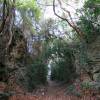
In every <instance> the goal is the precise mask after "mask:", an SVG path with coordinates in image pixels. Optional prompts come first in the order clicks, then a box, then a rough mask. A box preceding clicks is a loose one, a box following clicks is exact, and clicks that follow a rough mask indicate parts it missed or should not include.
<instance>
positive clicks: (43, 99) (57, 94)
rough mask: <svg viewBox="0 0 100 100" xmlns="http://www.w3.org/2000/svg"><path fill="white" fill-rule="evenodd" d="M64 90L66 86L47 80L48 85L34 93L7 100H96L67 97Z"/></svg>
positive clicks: (92, 99)
mask: <svg viewBox="0 0 100 100" xmlns="http://www.w3.org/2000/svg"><path fill="white" fill-rule="evenodd" d="M66 89H67V85H66V84H60V83H57V82H54V81H51V80H48V85H46V86H41V87H40V88H39V89H37V90H36V91H33V93H26V94H25V95H16V96H12V97H11V98H10V99H9V100H97V99H95V98H90V96H84V97H82V98H79V97H77V96H74V95H67V94H66V91H67V90H66ZM98 100H100V99H98Z"/></svg>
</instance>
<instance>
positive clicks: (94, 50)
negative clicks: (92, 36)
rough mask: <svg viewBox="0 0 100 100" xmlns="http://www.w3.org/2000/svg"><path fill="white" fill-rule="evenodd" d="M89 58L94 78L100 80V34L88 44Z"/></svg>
mask: <svg viewBox="0 0 100 100" xmlns="http://www.w3.org/2000/svg"><path fill="white" fill-rule="evenodd" d="M88 58H89V67H91V69H92V73H93V77H94V79H95V80H97V81H100V36H98V37H97V38H96V40H95V41H93V42H92V44H90V45H89V46H88Z"/></svg>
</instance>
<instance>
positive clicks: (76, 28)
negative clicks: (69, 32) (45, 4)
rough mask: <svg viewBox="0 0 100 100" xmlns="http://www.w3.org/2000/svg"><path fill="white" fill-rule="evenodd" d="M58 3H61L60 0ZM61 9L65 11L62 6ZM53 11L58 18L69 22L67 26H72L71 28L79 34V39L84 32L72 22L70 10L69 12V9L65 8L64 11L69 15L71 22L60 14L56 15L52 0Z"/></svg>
mask: <svg viewBox="0 0 100 100" xmlns="http://www.w3.org/2000/svg"><path fill="white" fill-rule="evenodd" d="M59 4H60V5H61V1H60V0H59ZM62 9H63V10H64V11H65V9H64V8H62ZM53 11H54V14H55V15H56V16H57V17H59V18H60V19H62V20H65V21H66V22H67V23H68V24H69V26H70V27H71V28H73V29H74V30H75V31H76V33H77V34H78V36H79V38H80V39H81V38H83V36H84V33H83V32H82V31H81V30H80V29H79V28H78V27H77V26H76V25H75V24H73V23H74V22H73V20H72V17H71V15H70V12H69V11H67V10H66V12H67V13H68V15H69V17H70V19H71V21H72V23H71V22H70V21H69V20H68V19H67V18H64V17H61V16H60V15H58V14H57V13H56V8H55V0H53Z"/></svg>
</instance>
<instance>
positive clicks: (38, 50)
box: [0, 0, 100, 92]
mask: <svg viewBox="0 0 100 100" xmlns="http://www.w3.org/2000/svg"><path fill="white" fill-rule="evenodd" d="M43 2H44V3H48V4H46V5H44V6H45V7H43V4H40V2H39V3H38V1H36V0H0V82H5V83H6V84H7V85H8V88H7V89H6V91H7V92H9V91H11V90H12V91H13V90H14V88H13V87H14V86H13V85H15V84H17V85H20V86H23V87H24V88H25V89H26V90H28V91H33V89H34V88H36V87H37V86H39V85H41V84H46V83H47V75H48V66H49V65H50V69H51V76H50V77H51V80H53V81H60V82H66V83H67V82H70V81H73V80H74V79H76V78H80V77H81V71H82V72H83V73H84V74H88V76H89V78H90V80H91V81H89V82H84V80H83V82H82V83H81V84H80V85H82V87H81V88H82V89H84V88H85V89H90V88H92V87H93V88H95V86H96V85H97V84H98V91H100V90H99V88H100V85H99V84H100V81H99V79H100V68H98V67H99V66H100V61H99V60H100V52H99V51H100V40H99V39H98V38H99V37H100V1H99V0H87V1H86V2H85V4H84V6H83V7H82V8H81V9H77V10H76V8H73V7H71V5H69V4H67V3H68V1H65V0H63V1H62V0H53V1H52V0H51V1H47V2H45V1H43ZM43 2H42V3H43ZM51 2H52V3H53V5H51ZM49 3H50V5H49ZM39 4H40V5H39ZM56 4H57V5H58V6H56ZM63 4H65V5H66V6H70V7H71V8H73V9H74V10H75V11H76V13H75V14H76V16H78V17H77V18H72V16H73V15H72V14H71V12H70V11H69V10H67V9H66V7H65V8H64V5H63ZM41 5H42V6H41ZM47 6H51V7H52V8H53V12H54V15H55V16H56V19H52V18H50V19H45V20H44V19H43V16H44V15H43V13H44V12H45V11H44V9H45V8H46V7H47ZM57 7H58V8H59V9H57ZM58 12H59V13H58ZM76 16H75V17H76ZM75 19H77V20H75ZM74 20H75V21H74ZM96 39H98V40H97V44H95V42H96ZM93 43H94V44H93ZM98 43H99V44H98ZM91 45H92V46H91ZM90 49H91V50H90ZM91 52H92V53H93V54H92V53H91ZM77 70H78V71H77ZM95 74H98V75H97V76H96V79H95ZM77 75H78V77H76V76H77ZM12 77H13V79H12ZM10 80H11V81H10ZM94 81H96V82H95V83H93V82H94ZM13 83H15V84H13ZM92 83H93V84H92ZM91 84H92V85H91ZM72 88H73V86H71V87H70V88H69V90H70V89H71V91H73V89H72ZM74 92H75V91H74Z"/></svg>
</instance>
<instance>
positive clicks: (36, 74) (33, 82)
mask: <svg viewBox="0 0 100 100" xmlns="http://www.w3.org/2000/svg"><path fill="white" fill-rule="evenodd" d="M27 77H28V82H29V86H28V88H29V90H33V88H35V87H36V86H38V85H40V84H45V83H46V79H47V66H46V65H45V64H44V63H43V62H42V61H41V60H36V61H34V62H33V64H32V65H30V66H29V67H27Z"/></svg>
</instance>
